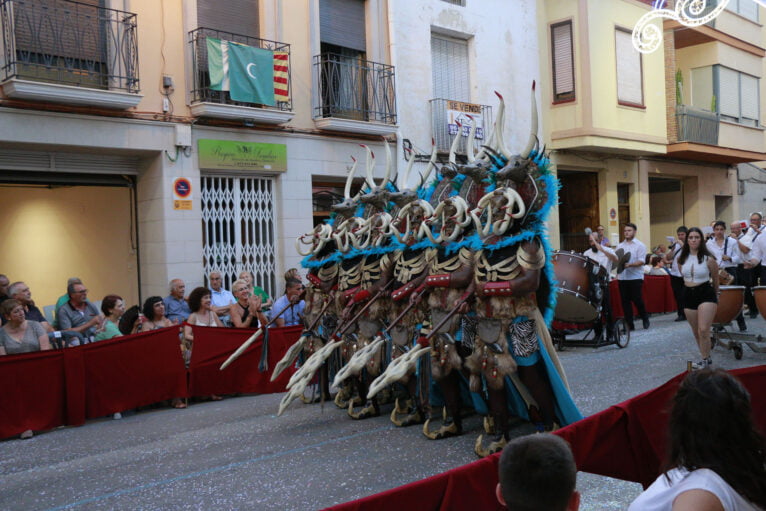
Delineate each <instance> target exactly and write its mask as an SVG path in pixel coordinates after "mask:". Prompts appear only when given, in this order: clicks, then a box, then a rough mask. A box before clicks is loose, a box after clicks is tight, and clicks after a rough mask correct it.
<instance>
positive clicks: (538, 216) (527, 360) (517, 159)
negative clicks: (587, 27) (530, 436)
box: [468, 88, 582, 456]
mask: <svg viewBox="0 0 766 511" xmlns="http://www.w3.org/2000/svg"><path fill="white" fill-rule="evenodd" d="M532 108H533V129H532V136H531V137H530V143H529V144H528V146H527V148H526V149H525V150H524V151H523V152H522V154H521V155H520V156H513V157H507V156H506V155H505V154H502V153H501V152H498V154H497V155H494V157H493V161H494V162H495V164H496V165H497V166H498V167H501V168H500V170H498V171H497V172H495V173H494V180H495V182H496V186H497V188H496V189H494V190H491V191H489V193H487V194H486V195H485V196H484V197H482V199H481V200H480V201H479V203H478V207H477V208H476V209H475V210H473V211H472V213H471V214H472V217H473V219H474V223H475V224H476V229H477V231H478V234H477V236H476V238H475V240H474V244H473V246H472V248H473V250H474V251H475V253H474V286H475V295H476V313H477V316H478V318H479V320H478V325H477V342H476V349H475V350H474V353H473V354H472V355H471V357H469V359H468V367H469V369H470V370H471V373H472V376H471V386H472V390H479V389H480V388H481V387H482V386H483V387H486V391H487V394H488V397H489V406H490V414H491V416H492V418H493V419H494V424H495V432H496V433H497V437H496V438H495V439H493V441H492V442H491V443H490V445H489V446H488V447H484V445H483V442H482V436H480V437H479V438H478V439H477V441H476V446H475V450H476V453H477V454H479V455H480V456H485V455H487V454H489V453H492V452H497V451H499V450H500V449H502V447H503V446H504V445H505V443H506V442H507V441H508V439H509V426H508V419H509V413H512V414H515V415H518V416H521V417H522V418H525V419H529V413H528V410H530V409H534V410H536V411H537V412H538V414H539V417H533V419H537V420H540V421H541V422H542V426H543V427H544V429H546V430H551V429H553V428H554V427H555V426H554V423H555V424H559V425H565V424H569V423H571V422H574V421H576V420H579V419H580V418H582V416H581V415H580V413H579V411H578V410H577V407H576V406H575V405H574V402H573V401H572V398H571V396H570V395H569V391H568V388H567V383H566V377H565V375H564V371H563V369H562V367H561V365H560V363H559V361H558V357H557V356H556V352H555V350H554V349H553V345H552V342H551V338H550V334H549V332H548V325H549V323H550V321H551V319H552V315H553V310H554V306H555V290H554V287H553V286H554V284H555V280H554V278H553V269H552V264H551V261H550V252H551V251H550V246H549V245H548V241H547V233H546V229H545V221H546V219H547V217H548V214H549V212H550V209H551V207H552V205H553V204H555V202H556V197H557V193H556V192H557V189H558V183H557V181H556V179H555V177H554V176H553V175H551V174H550V172H549V171H548V168H547V167H548V161H547V160H546V159H545V158H544V156H543V155H542V151H540V152H538V151H536V150H535V149H534V147H535V145H536V144H535V133H536V131H537V126H536V124H537V123H536V105H535V100H534V88H533V97H532ZM500 146H501V147H502V144H500ZM520 397H522V398H523V401H521V400H520V399H519V398H520ZM532 406H534V408H532Z"/></svg>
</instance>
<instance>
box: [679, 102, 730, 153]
mask: <svg viewBox="0 0 766 511" xmlns="http://www.w3.org/2000/svg"><path fill="white" fill-rule="evenodd" d="M720 120H721V117H720V114H718V113H716V112H710V111H707V110H700V109H699V108H694V107H692V106H690V105H676V122H677V125H678V141H679V142H696V143H698V144H708V145H718V126H719V123H720Z"/></svg>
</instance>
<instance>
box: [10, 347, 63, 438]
mask: <svg viewBox="0 0 766 511" xmlns="http://www.w3.org/2000/svg"><path fill="white" fill-rule="evenodd" d="M0 389H2V391H1V392H0V438H7V437H10V436H15V435H18V434H20V433H21V432H23V431H25V430H27V429H32V430H41V429H50V428H54V427H56V426H59V425H61V424H63V423H64V419H65V403H66V401H65V385H64V354H63V353H62V352H61V351H44V352H41V353H27V354H23V355H8V356H4V357H0Z"/></svg>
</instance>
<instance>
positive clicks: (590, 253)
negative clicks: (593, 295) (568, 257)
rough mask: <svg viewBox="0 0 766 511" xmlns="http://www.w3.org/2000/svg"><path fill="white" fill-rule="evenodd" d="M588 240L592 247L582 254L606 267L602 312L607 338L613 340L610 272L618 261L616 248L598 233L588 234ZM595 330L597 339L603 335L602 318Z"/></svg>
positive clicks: (597, 321)
mask: <svg viewBox="0 0 766 511" xmlns="http://www.w3.org/2000/svg"><path fill="white" fill-rule="evenodd" d="M586 232H587V231H586ZM588 242H589V243H590V248H589V249H588V250H586V251H585V252H583V253H582V255H584V256H585V257H587V258H588V259H590V260H592V261H595V262H596V263H598V264H599V265H600V266H602V267H604V268H605V269H606V281H605V282H603V285H604V287H603V293H602V295H601V312H602V313H603V317H604V318H605V319H606V335H607V340H610V341H611V340H612V337H613V335H614V330H613V327H612V323H613V322H614V321H613V318H612V301H611V298H610V296H609V274H610V273H611V272H612V264H613V263H616V262H617V256H616V255H615V253H614V250H612V249H611V248H609V247H608V246H606V245H603V244H602V243H601V242H600V241H599V239H598V235H597V234H596V233H591V234H590V236H588ZM597 285H598V284H597ZM593 332H594V333H595V334H596V338H597V339H598V338H600V337H601V334H602V332H603V327H602V324H601V318H598V319H597V320H596V322H595V323H594V325H593Z"/></svg>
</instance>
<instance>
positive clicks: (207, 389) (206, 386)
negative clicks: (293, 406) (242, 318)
mask: <svg viewBox="0 0 766 511" xmlns="http://www.w3.org/2000/svg"><path fill="white" fill-rule="evenodd" d="M193 328H194V347H193V349H192V358H191V363H190V364H189V371H190V376H189V395H191V396H209V395H210V394H232V393H235V392H256V393H259V394H270V393H273V392H284V391H285V385H287V381H288V380H289V379H290V376H291V375H292V374H293V372H294V371H295V369H294V368H292V367H289V368H287V369H285V371H284V372H283V373H282V374H281V375H280V376H279V378H277V380H276V381H274V382H270V381H269V379H270V378H271V371H272V370H273V369H274V366H275V365H276V364H277V362H279V360H280V359H281V358H282V357H283V356H284V354H285V353H286V352H287V349H288V348H289V347H290V346H292V345H293V343H295V341H297V340H298V336H300V334H301V331H302V328H301V327H299V326H295V327H285V328H271V329H269V351H268V362H269V369H268V371H267V372H265V373H260V372H258V363H259V362H260V360H261V353H262V349H263V337H260V338H259V339H257V340H256V341H255V342H254V343H253V344H251V345H250V347H249V348H248V349H247V350H245V352H244V353H243V354H242V355H241V356H240V357H239V358H238V359H237V360H235V361H234V362H232V363H231V365H229V366H228V367H227V368H226V369H224V370H223V371H221V370H219V367H221V364H223V363H224V362H225V361H226V359H227V358H229V356H230V355H231V354H232V353H233V352H234V350H236V349H237V348H238V347H239V346H240V345H241V344H242V343H243V342H245V340H247V338H248V337H250V336H251V335H252V334H253V333H254V332H255V331H254V330H244V329H234V328H226V329H222V328H209V327H198V326H195V327H193Z"/></svg>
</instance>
